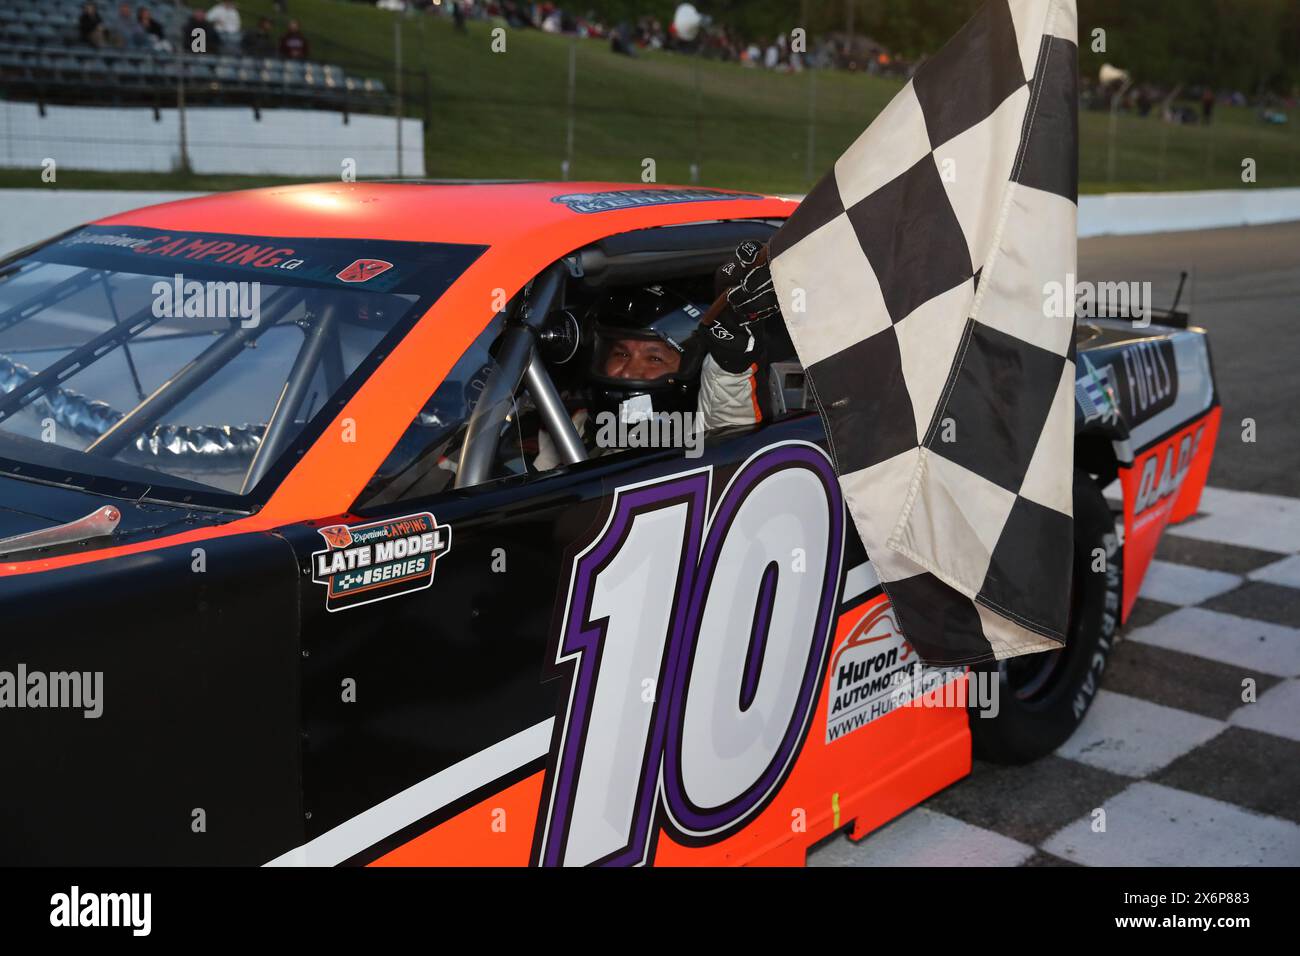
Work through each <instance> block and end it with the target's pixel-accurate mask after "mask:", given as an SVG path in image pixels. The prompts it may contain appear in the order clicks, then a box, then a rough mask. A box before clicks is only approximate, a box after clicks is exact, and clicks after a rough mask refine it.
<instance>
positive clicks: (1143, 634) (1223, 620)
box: [1127, 607, 1300, 677]
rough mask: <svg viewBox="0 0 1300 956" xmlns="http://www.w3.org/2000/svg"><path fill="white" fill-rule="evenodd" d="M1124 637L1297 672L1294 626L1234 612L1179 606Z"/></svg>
mask: <svg viewBox="0 0 1300 956" xmlns="http://www.w3.org/2000/svg"><path fill="white" fill-rule="evenodd" d="M1127 639H1128V640H1130V641H1137V642H1138V643H1140V644H1150V645H1152V646H1153V647H1164V648H1168V649H1169V650H1174V651H1182V652H1183V653H1184V654H1194V655H1196V656H1197V657H1206V658H1209V659H1210V660H1212V661H1221V662H1223V663H1224V664H1231V665H1232V666H1234V667H1239V668H1241V669H1242V670H1243V671H1250V670H1253V671H1260V672H1261V673H1264V674H1273V675H1275V676H1277V677H1297V676H1300V630H1297V629H1296V628H1294V627H1284V626H1283V625H1281V624H1270V623H1269V622H1267V621H1253V620H1251V619H1249V618H1244V617H1237V616H1236V615H1235V614H1223V613H1221V612H1219V611H1208V610H1206V609H1205V608H1200V607H1185V608H1180V609H1179V610H1177V611H1174V612H1172V613H1170V614H1166V615H1165V616H1164V617H1162V618H1159V619H1158V620H1156V621H1155V622H1154V623H1152V624H1148V625H1146V626H1145V627H1139V628H1137V629H1136V630H1133V631H1130V632H1129V634H1128V635H1127Z"/></svg>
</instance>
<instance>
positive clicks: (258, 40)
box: [244, 17, 275, 56]
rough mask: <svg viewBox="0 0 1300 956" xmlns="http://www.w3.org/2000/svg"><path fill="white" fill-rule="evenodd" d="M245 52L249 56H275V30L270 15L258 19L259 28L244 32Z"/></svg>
mask: <svg viewBox="0 0 1300 956" xmlns="http://www.w3.org/2000/svg"><path fill="white" fill-rule="evenodd" d="M244 52H245V53H247V54H248V55H249V56H275V32H274V30H273V28H272V26H271V18H270V17H262V18H261V19H260V20H258V21H257V29H256V30H250V31H248V32H247V33H245V34H244Z"/></svg>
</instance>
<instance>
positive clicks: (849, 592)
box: [840, 561, 880, 603]
mask: <svg viewBox="0 0 1300 956" xmlns="http://www.w3.org/2000/svg"><path fill="white" fill-rule="evenodd" d="M879 584H880V578H879V577H878V576H877V575H876V569H875V568H874V567H872V565H871V562H870V561H863V562H862V563H861V564H859V565H858V566H857V567H853V568H849V569H848V571H846V572H844V593H843V594H842V595H841V596H840V601H841V602H842V603H847V602H849V601H852V600H853V599H854V598H855V597H857V596H858V595H860V594H866V593H867V592H868V591H870V590H871V589H872V588H874V587H876V586H877V585H879Z"/></svg>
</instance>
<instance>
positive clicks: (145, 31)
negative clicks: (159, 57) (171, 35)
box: [135, 5, 167, 50]
mask: <svg viewBox="0 0 1300 956" xmlns="http://www.w3.org/2000/svg"><path fill="white" fill-rule="evenodd" d="M135 17H136V22H137V23H139V24H140V33H141V35H142V36H143V37H144V38H145V41H146V43H147V44H148V45H149V46H151V47H153V48H154V49H155V50H163V49H166V48H167V37H165V36H164V35H163V28H162V24H161V23H159V22H158V21H157V20H155V19H154V18H153V12H152V11H151V10H150V9H149V8H148V7H146V6H143V5H142V6H140V7H139V8H138V9H137V10H136V12H135Z"/></svg>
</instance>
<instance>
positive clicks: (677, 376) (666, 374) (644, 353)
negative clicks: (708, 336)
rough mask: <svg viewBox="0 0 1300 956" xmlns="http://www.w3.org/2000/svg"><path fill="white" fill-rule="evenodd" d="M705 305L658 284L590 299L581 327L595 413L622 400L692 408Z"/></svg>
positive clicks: (701, 355) (701, 357)
mask: <svg viewBox="0 0 1300 956" xmlns="http://www.w3.org/2000/svg"><path fill="white" fill-rule="evenodd" d="M707 308H708V306H707V305H700V304H698V303H694V302H692V301H690V300H689V299H688V298H686V297H685V296H683V295H681V294H679V293H677V292H674V291H672V290H670V289H665V288H664V287H663V286H660V285H652V286H645V287H644V288H639V289H634V290H630V291H621V290H620V291H616V292H611V293H609V294H607V295H605V296H604V297H602V298H601V299H600V300H598V301H597V302H596V303H594V304H593V305H592V307H591V309H590V311H589V312H588V330H587V331H588V340H589V341H590V342H591V359H590V362H591V364H590V367H589V368H588V378H589V380H590V381H591V384H592V391H593V393H594V394H593V398H594V404H595V408H596V411H598V412H599V411H618V410H619V409H621V408H622V406H623V405H624V403H629V406H630V407H635V408H639V409H641V410H643V411H648V410H649V409H650V408H651V407H653V410H654V411H655V412H675V411H676V412H685V411H694V409H695V396H696V392H697V390H698V387H699V376H700V365H701V363H702V362H703V361H704V354H705V352H704V342H703V339H702V337H701V333H700V319H701V318H702V317H703V315H704V313H705V311H706V310H707Z"/></svg>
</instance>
